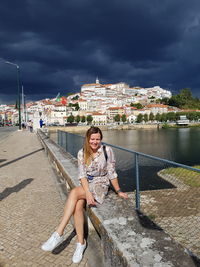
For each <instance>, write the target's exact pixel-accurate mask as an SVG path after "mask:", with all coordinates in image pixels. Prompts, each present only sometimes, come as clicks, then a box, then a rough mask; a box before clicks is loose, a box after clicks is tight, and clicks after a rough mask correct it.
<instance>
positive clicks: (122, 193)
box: [118, 192, 128, 199]
mask: <svg viewBox="0 0 200 267" xmlns="http://www.w3.org/2000/svg"><path fill="white" fill-rule="evenodd" d="M118 196H119V197H121V198H124V199H127V198H128V195H127V194H126V193H124V192H119V193H118Z"/></svg>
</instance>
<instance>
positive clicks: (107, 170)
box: [42, 127, 128, 263]
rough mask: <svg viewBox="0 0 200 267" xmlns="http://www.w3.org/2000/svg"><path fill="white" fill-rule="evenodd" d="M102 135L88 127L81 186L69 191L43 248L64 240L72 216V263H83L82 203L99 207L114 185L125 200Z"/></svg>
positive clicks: (81, 157) (80, 157)
mask: <svg viewBox="0 0 200 267" xmlns="http://www.w3.org/2000/svg"><path fill="white" fill-rule="evenodd" d="M102 138H103V135H102V132H101V130H100V129H99V128H98V127H91V128H90V129H88V131H87V132H86V137H85V143H84V148H83V149H81V150H80V151H79V152H78V168H79V180H80V183H81V186H78V187H75V188H74V189H72V190H71V192H70V194H69V196H68V199H67V202H66V204H65V208H64V215H63V217H62V220H61V222H60V224H59V225H58V227H57V229H56V231H55V232H54V233H53V234H52V235H51V237H50V238H49V239H48V240H47V241H46V242H45V243H44V244H43V245H42V249H43V250H45V251H52V250H53V249H55V248H56V247H57V246H58V245H59V244H61V243H62V242H63V241H64V240H63V232H64V229H65V227H66V225H67V224H68V222H69V220H70V217H71V216H72V215H73V216H74V223H75V229H76V234H77V240H78V243H77V247H76V250H75V253H74V255H73V258H72V261H73V262H74V263H79V262H80V261H81V260H82V257H83V252H84V250H85V248H86V240H85V239H84V213H83V211H84V207H85V202H87V204H88V205H89V206H95V205H96V204H97V203H100V204H102V203H103V201H104V199H105V196H106V195H107V193H108V188H109V185H110V182H111V184H112V185H113V187H114V189H115V191H116V193H117V194H118V196H119V197H122V198H125V199H126V198H128V196H127V194H126V193H123V192H122V191H121V189H120V187H119V183H118V179H117V173H116V171H115V157H114V153H113V151H112V149H111V148H110V147H109V146H106V147H105V146H103V145H102V144H101V141H102Z"/></svg>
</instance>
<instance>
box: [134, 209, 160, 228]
mask: <svg viewBox="0 0 200 267" xmlns="http://www.w3.org/2000/svg"><path fill="white" fill-rule="evenodd" d="M136 214H137V216H138V219H139V222H140V224H141V225H142V226H143V227H145V228H147V229H152V230H158V231H163V229H162V228H160V226H158V225H157V224H156V223H154V222H153V221H152V220H151V219H150V218H149V217H148V216H146V215H144V214H143V213H142V212H141V211H139V210H136Z"/></svg>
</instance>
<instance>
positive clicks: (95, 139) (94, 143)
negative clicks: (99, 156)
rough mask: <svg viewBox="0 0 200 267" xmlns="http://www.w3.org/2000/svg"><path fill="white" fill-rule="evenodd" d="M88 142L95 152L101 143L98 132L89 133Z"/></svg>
mask: <svg viewBox="0 0 200 267" xmlns="http://www.w3.org/2000/svg"><path fill="white" fill-rule="evenodd" d="M89 144H90V147H91V149H92V151H93V152H96V151H97V150H98V149H99V147H100V144H101V135H100V134H99V133H95V134H91V136H90V140H89Z"/></svg>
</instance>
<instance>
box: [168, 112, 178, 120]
mask: <svg viewBox="0 0 200 267" xmlns="http://www.w3.org/2000/svg"><path fill="white" fill-rule="evenodd" d="M167 120H169V121H175V120H176V114H175V112H168V113H167Z"/></svg>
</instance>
